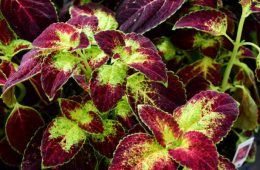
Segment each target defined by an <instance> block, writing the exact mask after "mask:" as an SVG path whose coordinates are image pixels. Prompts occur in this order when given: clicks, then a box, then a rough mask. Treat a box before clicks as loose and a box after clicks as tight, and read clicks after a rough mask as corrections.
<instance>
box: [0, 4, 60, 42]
mask: <svg viewBox="0 0 260 170" xmlns="http://www.w3.org/2000/svg"><path fill="white" fill-rule="evenodd" d="M1 12H2V13H3V15H4V17H5V18H6V20H7V21H8V23H9V24H10V26H11V27H12V29H13V30H14V31H15V32H16V33H17V35H19V36H20V37H21V38H23V39H26V40H29V41H32V40H33V39H34V38H36V37H37V36H38V35H39V34H40V33H41V32H42V31H43V30H44V29H45V28H46V27H47V26H48V25H50V24H51V23H53V22H56V21H57V14H56V10H55V8H54V6H53V3H52V2H51V1H50V0H37V1H31V0H14V1H13V0H2V1H1Z"/></svg>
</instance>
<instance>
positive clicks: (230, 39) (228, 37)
mask: <svg viewBox="0 0 260 170" xmlns="http://www.w3.org/2000/svg"><path fill="white" fill-rule="evenodd" d="M224 36H225V37H226V38H227V39H228V40H229V41H230V42H231V43H232V44H234V41H233V40H232V38H230V36H228V35H227V34H224Z"/></svg>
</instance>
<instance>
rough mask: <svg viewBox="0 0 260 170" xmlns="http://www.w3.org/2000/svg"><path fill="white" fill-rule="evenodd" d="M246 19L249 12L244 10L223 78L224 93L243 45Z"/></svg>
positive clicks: (222, 88)
mask: <svg viewBox="0 0 260 170" xmlns="http://www.w3.org/2000/svg"><path fill="white" fill-rule="evenodd" d="M246 17H247V10H245V9H244V8H243V10H242V15H241V18H240V21H239V25H238V30H237V36H236V41H235V43H234V48H233V52H232V55H231V58H230V60H229V62H228V65H227V68H226V70H225V73H224V78H223V81H222V84H221V91H223V92H224V91H226V89H227V87H228V79H229V76H230V73H231V70H232V67H233V65H234V61H235V60H236V56H237V53H238V50H239V47H240V45H241V36H242V32H243V26H244V23H245V19H246Z"/></svg>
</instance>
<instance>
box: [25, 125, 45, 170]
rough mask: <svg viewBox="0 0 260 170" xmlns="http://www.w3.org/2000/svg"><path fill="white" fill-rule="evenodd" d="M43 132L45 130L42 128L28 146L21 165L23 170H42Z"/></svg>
mask: <svg viewBox="0 0 260 170" xmlns="http://www.w3.org/2000/svg"><path fill="white" fill-rule="evenodd" d="M43 132H44V128H40V129H39V130H38V131H37V132H36V133H35V134H34V136H33V137H32V138H31V140H30V142H29V143H28V144H27V147H26V149H25V151H24V156H23V160H22V164H21V169H22V170H34V169H35V170H36V169H41V163H42V156H41V150H40V147H41V141H42V136H43Z"/></svg>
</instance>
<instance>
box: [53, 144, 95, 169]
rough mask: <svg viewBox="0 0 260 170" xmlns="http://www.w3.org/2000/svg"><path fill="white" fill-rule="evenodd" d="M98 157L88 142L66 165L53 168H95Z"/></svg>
mask: <svg viewBox="0 0 260 170" xmlns="http://www.w3.org/2000/svg"><path fill="white" fill-rule="evenodd" d="M97 163H98V162H97V159H96V156H95V152H94V150H93V148H92V147H91V146H90V145H89V144H88V143H86V144H85V145H84V146H83V147H82V149H81V150H80V151H79V153H77V155H76V156H75V157H74V158H73V159H72V160H71V161H70V162H69V163H66V164H64V165H61V166H58V167H56V168H53V169H54V170H72V169H75V170H86V169H87V170H95V169H96V165H97Z"/></svg>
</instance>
